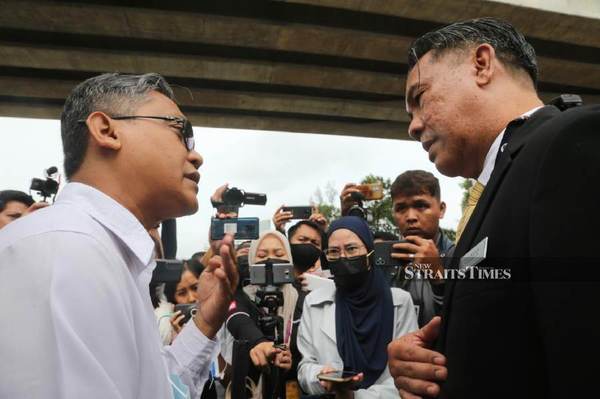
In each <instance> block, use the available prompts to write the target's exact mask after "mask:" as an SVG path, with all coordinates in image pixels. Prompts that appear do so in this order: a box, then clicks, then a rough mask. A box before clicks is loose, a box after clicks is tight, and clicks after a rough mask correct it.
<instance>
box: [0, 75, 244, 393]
mask: <svg viewBox="0 0 600 399" xmlns="http://www.w3.org/2000/svg"><path fill="white" fill-rule="evenodd" d="M61 130H62V139H63V148H64V153H65V161H64V167H65V172H66V175H67V178H68V179H69V181H70V183H69V184H67V185H66V186H65V187H64V189H63V190H62V192H61V193H60V194H59V196H58V198H57V201H56V203H55V204H54V205H53V206H50V207H48V208H46V209H43V210H40V211H38V212H36V213H35V214H33V215H31V216H29V217H27V218H24V219H21V220H18V221H16V222H14V223H11V224H10V225H9V226H7V227H6V228H4V229H2V231H0V303H2V304H3V305H4V308H5V313H4V316H3V322H2V328H1V329H0V353H1V354H2V362H1V363H0V397H2V398H98V399H100V398H102V399H105V398H123V399H130V398H144V399H146V398H161V399H162V398H171V397H186V396H191V397H199V396H200V393H201V391H202V387H203V385H204V382H205V381H206V379H207V376H208V372H209V367H210V362H211V360H212V359H213V357H214V356H215V354H216V353H218V347H219V345H218V343H217V342H216V340H215V335H216V332H217V331H218V330H219V328H220V327H221V324H222V322H223V321H224V318H225V316H226V313H227V309H228V306H229V303H230V301H231V298H232V295H233V290H234V288H235V287H236V286H237V279H238V276H237V272H236V270H235V267H234V265H233V263H232V261H231V257H230V253H231V246H232V237H229V236H228V237H227V238H226V239H225V240H224V241H223V243H222V245H221V248H220V253H219V256H217V257H215V258H213V259H212V260H211V261H210V263H209V265H208V267H207V268H206V270H205V272H204V273H203V274H202V275H201V277H200V281H199V288H198V289H199V299H198V304H197V307H198V311H197V313H196V316H195V318H194V323H187V324H186V326H185V327H184V329H183V330H182V332H181V333H180V334H179V336H178V338H177V340H176V341H175V342H174V343H173V345H171V346H170V347H164V348H163V347H162V345H161V343H160V338H159V335H158V328H157V325H156V320H155V318H154V314H153V311H152V305H151V302H150V298H149V289H148V284H149V282H150V278H151V275H152V270H153V268H154V266H155V263H154V261H153V249H154V243H153V241H152V239H151V238H150V236H149V234H148V232H147V231H148V230H149V229H150V228H152V227H153V226H155V225H156V224H157V223H158V222H160V221H161V220H165V219H169V218H174V217H179V216H183V215H188V214H191V213H194V212H195V211H196V210H197V208H198V203H197V199H196V194H197V191H198V186H197V184H198V181H199V178H200V175H199V174H198V172H197V169H198V168H199V167H200V165H201V164H202V157H201V156H200V155H199V154H198V153H197V152H195V151H194V142H193V131H192V127H191V124H190V123H189V121H187V119H185V117H184V116H183V114H182V113H181V111H180V109H179V108H178V106H177V105H176V104H175V102H174V101H173V93H172V91H171V89H170V87H169V86H168V84H167V82H166V81H165V80H164V79H163V78H162V77H161V76H160V75H157V74H146V75H119V74H104V75H100V76H97V77H94V78H91V79H88V80H86V81H85V82H83V83H81V84H80V85H78V86H77V87H76V88H75V89H74V90H73V92H72V93H71V94H70V96H69V97H68V98H67V100H66V103H65V107H64V111H63V114H62V117H61ZM24 293H27V294H26V295H24Z"/></svg>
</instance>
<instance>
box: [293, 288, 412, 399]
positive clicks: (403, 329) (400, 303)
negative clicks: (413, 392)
mask: <svg viewBox="0 0 600 399" xmlns="http://www.w3.org/2000/svg"><path fill="white" fill-rule="evenodd" d="M391 290H392V301H393V304H394V333H393V335H392V338H394V339H395V338H398V337H400V336H402V335H404V334H406V333H409V332H412V331H415V330H417V329H418V326H417V315H416V312H415V308H414V305H413V302H412V299H411V297H410V294H409V293H408V292H406V291H404V290H401V289H399V288H391ZM334 300H335V287H324V288H320V289H318V290H316V291H313V292H311V293H310V294H309V295H308V296H307V297H306V299H305V301H304V309H303V311H302V320H301V321H300V329H299V330H298V349H299V350H300V352H301V353H302V360H301V361H300V365H299V367H298V382H299V383H300V386H301V387H302V389H303V390H304V391H305V392H307V393H309V394H311V395H315V394H321V393H325V390H324V389H323V387H322V386H321V384H319V380H318V379H317V375H318V374H319V372H320V371H321V369H323V367H325V366H330V367H333V368H343V361H342V358H341V357H340V354H339V353H338V349H337V342H336V331H335V302H334ZM358 371H360V370H358ZM354 397H355V398H356V399H367V398H368V399H375V398H398V390H397V389H396V387H395V386H394V380H393V378H392V376H391V375H390V372H389V370H388V368H387V367H386V368H385V370H384V371H383V373H382V374H381V375H380V376H379V378H378V379H377V381H375V383H374V384H373V385H372V386H370V387H369V388H368V389H360V390H358V391H356V392H355V395H354Z"/></svg>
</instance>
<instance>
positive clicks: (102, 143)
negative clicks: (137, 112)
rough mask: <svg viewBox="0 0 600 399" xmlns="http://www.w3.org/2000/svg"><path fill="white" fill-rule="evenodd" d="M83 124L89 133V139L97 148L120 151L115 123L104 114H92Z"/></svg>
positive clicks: (98, 112) (119, 140)
mask: <svg viewBox="0 0 600 399" xmlns="http://www.w3.org/2000/svg"><path fill="white" fill-rule="evenodd" d="M85 123H86V125H87V127H88V130H89V132H90V139H91V140H93V141H94V143H96V145H97V146H98V147H101V148H106V149H107V150H114V151H118V150H120V149H121V139H120V136H119V134H118V133H117V131H116V130H115V122H114V120H113V119H111V118H110V117H109V116H108V115H106V114H105V113H104V112H100V111H95V112H92V113H91V114H90V115H89V116H88V117H87V119H86V121H85Z"/></svg>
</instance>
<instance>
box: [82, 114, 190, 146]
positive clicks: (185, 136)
mask: <svg viewBox="0 0 600 399" xmlns="http://www.w3.org/2000/svg"><path fill="white" fill-rule="evenodd" d="M110 118H112V119H114V120H126V119H141V118H144V119H159V120H163V121H167V122H169V123H170V124H173V125H175V127H176V128H177V129H178V130H179V135H180V136H181V141H182V142H183V145H184V146H185V148H186V149H187V150H188V151H192V150H193V149H194V146H195V141H194V129H192V124H191V122H190V121H189V120H187V119H186V118H181V117H179V116H148V115H126V116H111V117H110ZM77 122H79V123H85V122H86V121H85V119H80V120H78V121H77Z"/></svg>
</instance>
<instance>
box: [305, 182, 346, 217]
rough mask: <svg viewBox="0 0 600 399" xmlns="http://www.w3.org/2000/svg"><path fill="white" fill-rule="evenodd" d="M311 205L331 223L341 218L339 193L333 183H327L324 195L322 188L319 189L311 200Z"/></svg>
mask: <svg viewBox="0 0 600 399" xmlns="http://www.w3.org/2000/svg"><path fill="white" fill-rule="evenodd" d="M310 203H311V205H313V206H314V207H316V208H317V210H318V211H319V213H320V214H322V215H323V216H325V217H326V218H327V219H328V220H329V221H332V220H334V219H337V218H339V217H340V214H341V210H340V208H339V206H338V205H337V203H339V199H338V192H337V190H336V189H335V187H334V186H333V183H332V182H331V181H329V182H327V185H326V186H325V194H323V191H322V190H321V188H320V187H317V189H316V190H315V193H314V194H313V196H312V197H311V198H310Z"/></svg>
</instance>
